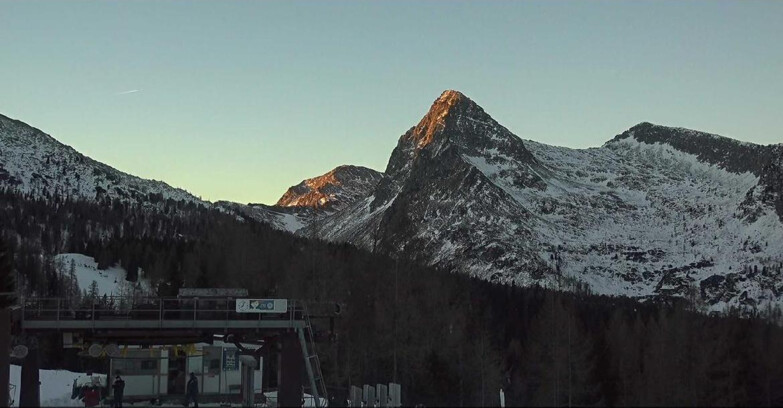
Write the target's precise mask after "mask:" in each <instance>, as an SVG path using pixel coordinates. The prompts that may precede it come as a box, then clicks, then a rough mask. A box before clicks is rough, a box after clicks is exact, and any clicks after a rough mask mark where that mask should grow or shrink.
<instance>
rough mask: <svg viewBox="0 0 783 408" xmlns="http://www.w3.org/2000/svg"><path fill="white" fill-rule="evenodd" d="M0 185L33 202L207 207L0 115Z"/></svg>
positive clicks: (175, 191) (162, 185) (157, 182)
mask: <svg viewBox="0 0 783 408" xmlns="http://www.w3.org/2000/svg"><path fill="white" fill-rule="evenodd" d="M0 185H2V186H6V187H9V188H12V189H15V190H17V191H20V192H23V193H29V194H32V195H34V196H43V195H47V194H48V195H55V194H57V195H59V196H62V197H70V198H84V199H103V198H105V199H115V198H117V199H120V200H122V201H126V200H133V201H151V202H158V201H165V200H168V199H172V200H174V201H187V202H196V203H201V204H206V203H205V202H204V201H201V200H199V199H198V198H196V197H194V196H193V195H191V194H190V193H188V192H187V191H185V190H182V189H179V188H173V187H171V186H169V185H168V184H166V183H164V182H162V181H155V180H145V179H142V178H139V177H135V176H132V175H129V174H126V173H123V172H121V171H119V170H116V169H114V168H112V167H110V166H107V165H105V164H103V163H100V162H98V161H95V160H93V159H91V158H89V157H87V156H85V155H83V154H81V153H79V152H77V151H76V150H74V149H73V148H71V147H70V146H66V145H64V144H62V143H60V142H58V141H57V140H55V139H54V138H52V137H51V136H49V135H47V134H45V133H44V132H42V131H40V130H38V129H36V128H34V127H31V126H29V125H27V124H25V123H23V122H20V121H17V120H13V119H10V118H8V117H6V116H3V115H0Z"/></svg>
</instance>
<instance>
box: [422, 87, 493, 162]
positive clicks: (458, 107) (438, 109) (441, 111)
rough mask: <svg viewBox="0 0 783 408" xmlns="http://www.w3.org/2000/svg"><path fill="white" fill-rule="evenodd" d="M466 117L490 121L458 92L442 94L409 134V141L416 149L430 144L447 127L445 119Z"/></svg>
mask: <svg viewBox="0 0 783 408" xmlns="http://www.w3.org/2000/svg"><path fill="white" fill-rule="evenodd" d="M454 116H456V117H460V116H462V117H468V118H470V119H472V120H476V121H486V120H487V119H489V120H491V118H490V117H489V115H487V114H486V112H484V109H482V108H481V107H480V106H479V105H478V104H476V103H475V102H473V100H471V99H470V98H468V97H467V96H465V94H463V93H462V92H460V91H455V90H452V89H449V90H446V91H443V93H442V94H441V95H440V96H439V97H438V99H436V100H435V102H433V103H432V106H431V107H430V109H429V111H427V114H426V115H424V117H423V118H422V119H421V121H419V123H418V124H417V125H416V126H415V127H414V128H413V131H412V132H411V133H410V139H411V140H412V141H415V142H416V145H417V147H419V148H422V147H424V146H427V145H428V144H430V143H432V141H433V138H434V137H435V135H436V134H437V133H438V132H440V131H443V130H444V129H445V128H446V125H447V119H449V118H451V117H454Z"/></svg>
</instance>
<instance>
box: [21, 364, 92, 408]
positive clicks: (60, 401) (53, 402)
mask: <svg viewBox="0 0 783 408" xmlns="http://www.w3.org/2000/svg"><path fill="white" fill-rule="evenodd" d="M21 374H22V367H21V366H18V365H12V366H11V385H13V386H15V388H14V390H13V391H11V398H12V399H13V400H14V404H13V405H12V406H14V407H18V406H19V385H20V384H21ZM38 376H39V381H40V382H41V406H42V407H83V406H84V403H82V401H80V400H78V399H71V392H72V391H73V380H77V384H86V383H87V382H89V381H90V377H87V375H86V374H84V373H74V372H72V371H66V370H40V371H39V373H38ZM93 376H95V377H100V378H101V380H100V381H101V382H102V384H105V383H106V374H94V375H93Z"/></svg>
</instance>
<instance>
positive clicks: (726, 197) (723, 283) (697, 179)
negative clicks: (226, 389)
mask: <svg viewBox="0 0 783 408" xmlns="http://www.w3.org/2000/svg"><path fill="white" fill-rule="evenodd" d="M782 158H783V155H781V146H760V145H755V144H752V143H744V142H739V141H736V140H732V139H729V138H725V137H721V136H717V135H711V134H707V133H703V132H697V131H693V130H688V129H681V128H671V127H665V126H658V125H653V124H650V123H642V124H639V125H637V126H634V127H633V128H631V129H629V130H628V131H626V132H623V133H622V134H620V135H618V136H617V137H615V138H614V139H612V140H611V141H609V142H607V143H606V144H605V145H604V146H602V147H600V148H591V149H584V150H575V149H568V148H563V147H554V146H547V145H544V144H540V143H536V142H533V141H523V140H521V139H519V138H518V137H517V136H515V135H513V134H512V133H511V132H509V131H508V129H506V128H504V127H503V126H501V125H500V124H498V123H497V122H496V121H495V120H493V119H492V118H491V117H490V116H489V115H488V114H487V113H486V112H484V110H483V109H482V108H481V107H480V106H478V105H477V104H476V103H474V102H473V101H472V100H470V99H469V98H468V97H466V96H465V95H463V94H461V93H459V92H457V91H446V92H444V93H443V94H442V95H441V96H440V97H439V98H438V99H437V100H436V101H435V102H434V103H433V105H432V108H431V109H430V110H429V112H427V114H426V115H425V116H424V118H422V120H421V121H420V122H419V123H418V124H417V125H416V126H414V127H413V128H411V129H410V130H409V131H408V132H406V133H405V134H404V135H402V137H400V139H399V142H398V144H397V147H396V148H395V149H394V151H393V152H392V154H391V157H390V159H389V164H388V166H387V168H386V171H385V172H384V175H383V178H382V179H381V180H380V182H379V183H378V184H377V186H376V187H375V188H374V189H373V190H372V191H371V192H369V194H367V196H365V197H364V198H359V199H357V200H356V201H355V202H354V203H353V204H351V205H348V206H346V207H345V208H343V209H341V210H339V211H336V212H334V213H333V214H329V215H326V216H323V217H320V218H317V219H314V220H312V222H310V223H308V226H307V227H305V228H302V229H301V230H300V233H302V234H306V235H318V236H320V237H322V238H324V239H328V240H333V241H338V242H351V243H354V244H357V245H360V246H363V247H365V248H368V249H370V250H374V251H381V252H387V253H390V254H401V255H405V256H410V257H413V258H417V259H419V260H420V261H423V262H426V263H428V264H431V265H438V266H443V267H447V268H451V269H454V270H457V271H460V272H463V273H467V274H470V275H472V276H477V277H481V278H483V279H488V280H491V281H498V282H504V283H512V282H513V283H515V284H521V285H532V284H540V285H548V286H561V287H563V286H564V285H566V286H569V285H575V284H578V283H579V284H585V285H588V286H589V287H590V288H591V289H592V290H593V291H594V292H597V293H601V294H610V295H629V296H634V297H638V298H650V297H662V296H663V297H667V296H680V297H693V296H696V297H701V298H702V300H703V301H704V302H705V303H706V305H707V307H708V309H710V310H722V309H725V308H727V307H729V306H738V305H745V306H758V305H760V304H764V303H767V302H772V303H780V302H781V300H782V299H783V298H781V296H783V280H781V276H780V269H781V263H783V225H782V224H781V218H780V214H781V212H782V211H781V209H780V208H781V188H783V187H782V186H783V185H782V184H781V174H783V173H781V159H782Z"/></svg>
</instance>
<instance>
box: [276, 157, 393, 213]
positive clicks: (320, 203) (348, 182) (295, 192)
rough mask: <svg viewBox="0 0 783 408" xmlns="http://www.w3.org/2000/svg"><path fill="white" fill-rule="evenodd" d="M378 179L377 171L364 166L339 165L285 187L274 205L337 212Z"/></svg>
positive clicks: (362, 194)
mask: <svg viewBox="0 0 783 408" xmlns="http://www.w3.org/2000/svg"><path fill="white" fill-rule="evenodd" d="M380 179H381V173H380V172H377V171H375V170H373V169H369V168H367V167H361V166H339V167H337V168H335V169H333V170H331V171H329V172H328V173H326V174H323V175H321V176H318V177H313V178H309V179H307V180H304V181H302V182H301V183H299V184H297V185H296V186H293V187H291V188H289V189H288V191H286V192H285V194H283V196H282V197H280V200H278V201H277V204H276V206H280V207H309V208H313V209H325V210H328V211H339V210H341V209H343V208H345V207H347V206H348V205H350V204H351V203H353V202H354V201H355V200H357V199H359V198H363V197H365V196H367V194H368V193H369V192H370V191H371V190H372V189H373V188H374V187H375V185H376V184H378V181H379V180H380Z"/></svg>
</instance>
